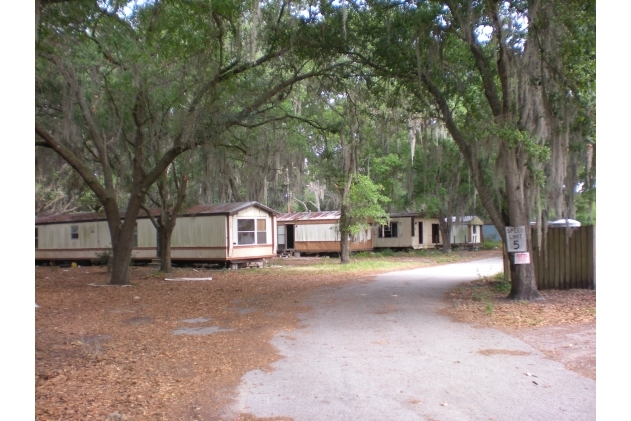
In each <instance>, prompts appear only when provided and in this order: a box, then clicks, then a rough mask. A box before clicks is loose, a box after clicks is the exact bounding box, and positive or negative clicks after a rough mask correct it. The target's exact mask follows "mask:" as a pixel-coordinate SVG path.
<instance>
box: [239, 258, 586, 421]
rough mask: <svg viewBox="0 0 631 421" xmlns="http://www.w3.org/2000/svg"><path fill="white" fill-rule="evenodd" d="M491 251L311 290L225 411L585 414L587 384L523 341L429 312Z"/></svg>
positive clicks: (499, 416)
mask: <svg viewBox="0 0 631 421" xmlns="http://www.w3.org/2000/svg"><path fill="white" fill-rule="evenodd" d="M501 267H502V261H501V259H486V260H478V261H474V262H469V263H459V264H453V265H446V266H438V267H431V268H424V269H415V270H410V271H403V272H394V273H389V274H384V275H379V276H377V277H376V278H375V280H374V281H371V282H368V283H361V284H356V285H350V286H345V287H341V288H337V289H325V290H320V291H319V292H318V293H316V295H314V296H313V297H311V298H310V299H309V300H307V301H306V302H304V303H301V304H305V305H307V306H310V307H311V308H312V309H313V310H312V311H311V312H308V313H304V314H302V315H301V320H302V328H301V329H297V330H295V331H292V332H285V333H280V334H278V335H277V336H276V337H275V338H274V340H273V342H272V344H273V345H274V346H276V347H277V348H278V349H279V351H280V353H281V354H282V355H283V357H284V358H283V359H281V360H279V361H277V362H276V363H274V364H273V368H274V370H273V371H270V372H263V371H259V370H257V371H251V372H249V373H247V374H246V375H245V376H244V378H243V381H242V383H241V385H240V386H239V390H238V396H237V397H236V400H235V403H234V404H233V405H232V408H231V412H232V413H231V414H227V415H228V416H232V417H235V416H236V414H239V413H250V414H252V415H254V416H256V417H290V418H293V419H294V420H296V421H300V420H305V421H306V420H365V421H369V420H380V421H381V420H436V421H449V420H538V421H542V420H555V421H558V420H568V421H579V420H594V419H595V418H596V382H595V381H594V380H591V379H588V378H585V377H582V376H580V375H578V374H576V373H574V372H572V371H568V370H566V369H565V368H564V367H563V365H562V364H560V363H557V362H554V361H552V360H549V359H546V358H545V355H543V354H542V353H541V352H539V351H537V350H536V349H534V348H533V347H531V346H530V345H528V344H527V343H525V342H523V341H521V340H519V339H516V338H514V337H511V336H509V335H506V334H504V333H502V332H500V331H497V330H494V329H481V328H474V327H472V326H470V325H468V324H464V323H453V322H451V321H450V320H449V319H448V318H447V317H445V316H441V315H439V314H437V310H438V309H439V308H440V307H441V306H443V305H444V304H443V302H442V295H443V293H444V292H445V291H446V290H448V289H450V288H453V287H454V286H455V285H456V284H458V283H460V282H465V281H469V280H473V279H476V278H477V277H478V276H482V275H487V274H491V273H495V272H498V271H500V270H501Z"/></svg>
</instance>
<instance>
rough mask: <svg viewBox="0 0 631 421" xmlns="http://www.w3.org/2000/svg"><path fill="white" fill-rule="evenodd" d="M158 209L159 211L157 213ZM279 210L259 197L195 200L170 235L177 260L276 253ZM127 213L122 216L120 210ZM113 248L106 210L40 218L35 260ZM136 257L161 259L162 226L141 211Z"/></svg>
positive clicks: (87, 255) (82, 256)
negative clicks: (253, 199) (159, 232)
mask: <svg viewBox="0 0 631 421" xmlns="http://www.w3.org/2000/svg"><path fill="white" fill-rule="evenodd" d="M158 213H159V211H157V210H156V211H154V215H157V214H158ZM276 215H278V212H276V211H275V210H273V209H270V208H268V207H266V206H263V205H261V204H260V203H258V202H239V203H219V204H205V205H196V206H193V207H192V208H190V209H188V210H186V211H185V212H184V213H183V214H182V215H181V216H180V217H178V219H177V223H176V225H175V229H174V230H173V235H172V238H171V259H172V260H173V261H204V262H225V263H227V262H231V263H233V264H239V263H242V262H249V261H260V260H262V259H264V258H270V257H275V256H276V232H275V231H276ZM121 217H123V215H121ZM110 248H111V241H110V234H109V228H108V226H107V221H106V220H105V215H104V214H67V215H52V216H39V217H36V218H35V260H36V261H41V262H49V261H85V260H91V259H94V258H95V256H96V255H97V254H98V253H102V252H105V251H107V250H108V249H110ZM132 256H133V258H134V259H135V260H136V261H142V260H151V259H155V258H158V257H159V256H158V236H157V231H156V229H155V227H154V226H153V224H152V223H151V220H150V219H149V217H148V215H147V214H146V213H144V212H141V213H140V215H139V217H138V220H137V222H136V233H135V235H134V248H133V252H132Z"/></svg>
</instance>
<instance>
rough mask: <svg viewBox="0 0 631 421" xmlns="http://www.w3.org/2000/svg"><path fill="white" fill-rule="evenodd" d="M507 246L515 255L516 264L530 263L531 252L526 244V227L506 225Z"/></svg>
mask: <svg viewBox="0 0 631 421" xmlns="http://www.w3.org/2000/svg"><path fill="white" fill-rule="evenodd" d="M506 248H507V249H508V252H509V253H514V254H513V257H514V258H515V259H514V262H515V264H516V265H527V264H530V253H528V252H527V251H526V250H528V246H527V244H526V227H525V226H523V225H522V226H518V227H506Z"/></svg>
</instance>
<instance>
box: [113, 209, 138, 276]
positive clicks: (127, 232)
mask: <svg viewBox="0 0 631 421" xmlns="http://www.w3.org/2000/svg"><path fill="white" fill-rule="evenodd" d="M137 214H138V212H136V215H137ZM130 217H132V216H130V215H129V214H128V215H127V218H130ZM135 225H136V218H135V217H133V222H128V221H125V222H123V223H122V224H121V223H119V225H118V227H110V233H116V234H117V235H112V256H111V259H112V275H111V277H110V284H111V285H131V282H130V280H129V264H130V261H131V257H132V256H131V252H132V248H133V247H132V238H133V235H134V227H135Z"/></svg>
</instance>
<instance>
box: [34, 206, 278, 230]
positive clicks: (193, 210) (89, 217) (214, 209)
mask: <svg viewBox="0 0 631 421" xmlns="http://www.w3.org/2000/svg"><path fill="white" fill-rule="evenodd" d="M250 206H256V207H258V208H261V209H263V210H264V211H266V212H269V213H271V214H273V215H278V212H277V211H275V210H274V209H271V208H268V207H267V206H264V205H261V204H260V203H258V202H235V203H212V204H203V205H195V206H192V207H190V208H188V209H187V210H185V211H184V212H183V213H182V214H181V215H180V216H195V215H234V214H236V213H238V212H239V211H241V210H243V209H246V208H249V207H250ZM150 210H151V213H152V215H154V216H158V215H160V209H159V208H152V209H150ZM120 216H121V219H123V218H124V217H125V212H123V211H121V212H120ZM147 217H148V216H147V213H146V212H145V211H144V210H142V209H141V210H140V212H139V213H138V218H147ZM106 219H107V217H106V216H105V212H98V213H66V214H62V215H40V216H35V225H41V224H61V223H65V222H88V221H105V220H106Z"/></svg>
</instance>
